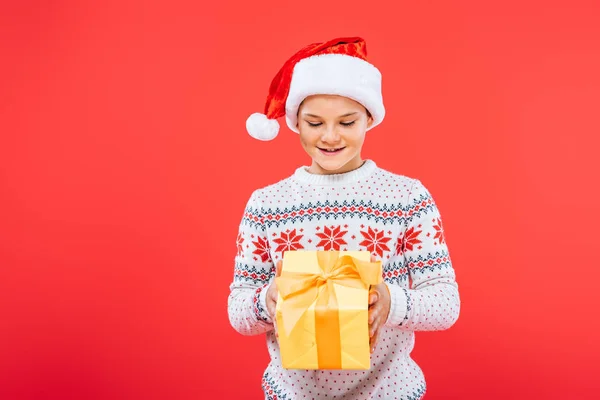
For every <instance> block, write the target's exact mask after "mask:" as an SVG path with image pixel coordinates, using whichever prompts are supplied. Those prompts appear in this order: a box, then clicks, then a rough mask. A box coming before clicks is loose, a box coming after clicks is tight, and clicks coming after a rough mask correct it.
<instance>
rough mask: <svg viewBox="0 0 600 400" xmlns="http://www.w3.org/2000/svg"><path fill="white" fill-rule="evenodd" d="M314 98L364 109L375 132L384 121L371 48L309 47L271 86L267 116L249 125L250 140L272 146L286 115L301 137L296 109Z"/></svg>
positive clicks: (348, 41)
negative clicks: (369, 56)
mask: <svg viewBox="0 0 600 400" xmlns="http://www.w3.org/2000/svg"><path fill="white" fill-rule="evenodd" d="M315 94H334V95H340V96H344V97H348V98H350V99H353V100H355V101H357V102H359V103H360V104H362V105H363V106H364V107H365V108H366V109H367V110H368V111H369V112H370V113H371V116H372V117H373V123H372V124H371V126H370V127H369V128H368V129H372V128H373V127H375V126H376V125H378V124H379V123H381V121H382V120H383V117H384V116H385V108H384V106H383V98H382V95H381V73H380V72H379V70H378V69H377V68H375V66H373V65H372V64H370V63H369V62H367V45H366V43H365V41H364V40H363V39H361V38H359V37H349V38H337V39H333V40H330V41H328V42H324V43H313V44H310V45H308V46H306V47H304V48H303V49H301V50H300V51H298V52H297V53H296V54H294V55H293V56H292V57H291V58H290V59H289V60H287V61H286V62H285V64H284V65H283V67H282V68H281V69H280V70H279V72H278V73H277V75H276V76H275V78H274V79H273V81H272V82H271V86H270V87H269V94H268V96H267V102H266V104H265V111H264V114H261V113H254V114H252V115H251V116H250V117H249V118H248V120H247V121H246V129H247V130H248V133H249V134H250V136H252V137H254V138H256V139H259V140H265V141H266V140H272V139H274V138H275V137H276V136H277V134H278V133H279V123H278V122H277V118H279V117H283V116H284V115H285V120H286V122H287V125H288V127H289V128H290V129H291V130H292V131H294V132H296V133H298V128H297V126H296V123H297V115H298V107H300V104H301V103H302V101H303V100H304V99H305V98H306V97H308V96H312V95H315Z"/></svg>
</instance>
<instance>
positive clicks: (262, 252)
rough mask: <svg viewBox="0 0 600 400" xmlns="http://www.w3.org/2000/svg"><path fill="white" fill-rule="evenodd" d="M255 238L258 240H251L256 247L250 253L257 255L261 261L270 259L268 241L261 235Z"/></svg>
mask: <svg viewBox="0 0 600 400" xmlns="http://www.w3.org/2000/svg"><path fill="white" fill-rule="evenodd" d="M257 239H258V240H257V241H256V242H252V244H253V245H254V246H256V249H255V250H254V251H253V252H252V254H256V255H258V256H259V257H260V260H261V261H262V262H268V261H271V254H270V251H269V241H268V240H267V238H263V237H262V236H259V237H258V238H257Z"/></svg>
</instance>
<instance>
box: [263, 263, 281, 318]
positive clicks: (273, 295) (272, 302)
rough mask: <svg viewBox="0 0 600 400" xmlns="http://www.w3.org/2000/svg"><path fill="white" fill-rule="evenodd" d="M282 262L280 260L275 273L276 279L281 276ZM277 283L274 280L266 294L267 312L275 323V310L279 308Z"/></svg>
mask: <svg viewBox="0 0 600 400" xmlns="http://www.w3.org/2000/svg"><path fill="white" fill-rule="evenodd" d="M282 262H283V261H282V260H279V262H278V263H277V269H276V271H275V277H278V276H280V275H281V266H282ZM277 294H278V291H277V283H276V281H275V280H273V282H271V284H270V285H269V289H268V290H267V294H266V296H265V297H266V299H265V300H266V303H267V312H268V313H269V316H270V317H271V319H272V320H273V321H275V308H276V307H277Z"/></svg>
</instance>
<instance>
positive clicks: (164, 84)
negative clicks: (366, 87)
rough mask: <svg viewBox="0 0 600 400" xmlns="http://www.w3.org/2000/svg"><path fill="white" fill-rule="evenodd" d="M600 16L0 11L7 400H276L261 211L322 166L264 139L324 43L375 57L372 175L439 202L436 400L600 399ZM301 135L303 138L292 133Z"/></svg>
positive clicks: (560, 11)
mask: <svg viewBox="0 0 600 400" xmlns="http://www.w3.org/2000/svg"><path fill="white" fill-rule="evenodd" d="M599 19H600V3H598V2H597V1H593V0H590V1H575V0H571V1H553V2H547V1H503V2H482V1H476V0H471V1H468V0H463V1H452V2H445V1H402V2H391V1H390V2H387V4H385V5H384V4H380V3H379V2H375V3H372V4H371V3H368V2H367V3H365V2H361V1H356V0H352V1H351V0H347V1H344V2H339V3H337V2H326V1H313V0H307V1H303V2H285V1H264V2H241V1H240V2H236V3H233V2H231V1H213V2H201V1H176V0H171V1H160V2H159V1H156V2H145V1H139V0H138V1H135V0H121V1H105V2H91V1H88V2H82V1H54V2H42V1H21V2H7V1H4V2H2V3H1V5H0V38H1V39H0V57H1V59H0V301H1V302H0V398H2V399H15V400H16V399H18V400H25V399H71V398H72V399H200V398H213V397H219V398H226V399H230V398H244V399H259V398H261V391H260V379H261V375H262V372H263V369H264V367H265V365H266V363H267V361H268V359H267V353H266V348H265V343H264V337H262V336H259V337H243V336H241V335H239V334H237V333H236V332H235V331H234V330H233V329H232V328H231V327H230V325H229V322H228V319H227V310H226V305H227V295H228V293H229V289H228V285H229V283H230V282H231V279H232V277H233V257H234V253H235V237H236V233H237V228H238V225H239V222H240V219H241V216H242V211H243V207H244V205H245V202H246V201H247V199H248V197H249V195H250V193H251V192H252V190H254V189H256V188H258V187H261V186H264V185H266V184H269V183H274V182H275V181H277V180H278V179H281V178H284V177H286V176H288V175H289V174H291V173H292V171H293V170H294V169H295V168H296V167H298V166H299V165H306V164H308V163H309V160H308V158H307V156H306V155H305V154H304V153H303V151H302V149H301V147H300V146H299V144H298V140H297V136H296V134H294V133H292V132H291V131H289V130H287V128H285V127H283V128H282V132H281V133H280V135H279V137H278V138H277V139H276V140H275V141H273V142H269V143H262V142H258V141H256V140H253V139H252V138H250V137H249V135H248V134H247V133H246V131H245V119H246V117H247V116H248V115H250V113H252V112H255V111H262V108H263V104H264V100H265V96H266V93H267V89H268V85H269V84H270V81H271V79H272V77H273V76H274V75H275V73H276V72H277V70H278V69H279V67H280V66H281V64H282V63H283V62H284V61H285V60H286V59H287V58H288V57H289V56H290V55H291V54H292V53H293V52H295V51H296V50H297V49H298V48H300V47H301V46H304V45H305V44H308V43H311V42H315V41H323V40H327V39H330V38H332V37H336V36H354V35H358V36H363V37H364V38H365V39H366V40H367V43H368V50H369V56H370V60H371V61H372V62H373V63H374V64H375V65H377V66H378V67H379V68H380V70H381V71H382V73H383V77H384V89H383V90H384V99H385V103H386V106H387V111H388V114H387V117H386V119H385V121H384V122H383V124H382V125H381V126H380V127H378V128H376V129H375V130H374V131H371V132H370V133H369V134H368V137H367V142H366V145H365V148H364V152H363V156H364V157H366V158H372V159H374V160H375V161H376V162H377V163H378V164H379V165H380V166H382V167H384V168H386V169H389V170H392V171H394V172H396V173H401V174H405V175H408V176H411V177H417V178H419V179H421V180H422V181H423V183H424V184H425V185H426V186H427V187H428V188H429V189H430V190H431V192H432V194H433V196H434V198H435V199H436V201H437V203H438V206H439V207H440V210H441V213H442V216H443V218H444V225H445V229H446V237H447V241H448V244H449V247H450V254H451V257H452V259H453V264H454V267H455V269H456V271H457V279H458V282H459V285H460V293H461V299H462V310H461V316H460V318H459V320H458V322H457V324H456V325H455V326H454V327H453V328H452V329H450V330H448V331H444V332H432V333H429V332H428V333H423V332H421V333H417V340H416V348H415V351H414V353H413V356H414V358H415V359H416V360H417V362H418V363H419V364H420V365H421V367H422V369H423V370H424V372H425V376H426V379H427V383H428V391H427V396H426V398H427V399H483V398H485V399H526V398H536V399H537V398H544V399H559V398H560V399H563V398H569V399H591V398H596V396H597V393H596V392H598V390H599V389H600V384H599V381H598V378H597V373H598V371H599V369H598V360H599V359H600V357H599V356H600V345H599V344H598V341H597V340H596V337H597V335H598V333H597V330H598V328H599V327H600V324H599V323H598V319H597V314H598V305H599V304H598V303H599V301H598V299H599V293H600V288H599V287H598V285H599V278H600V272H599V271H598V264H599V262H598V253H597V249H598V239H597V236H596V235H597V232H598V219H599V218H598V217H599V213H598V209H597V205H598V201H599V200H600V199H599V196H598V189H597V187H596V184H595V183H594V182H596V181H597V174H598V171H599V170H600V168H598V162H597V158H598V156H597V153H598V149H599V141H598V134H599V133H600V122H599V121H600V119H599V118H598V110H599V109H600V107H599V103H600V101H599V100H600V99H599V93H600V74H598V71H600V51H599V49H600V40H599V39H600V24H598V21H599ZM282 125H285V124H284V123H283V121H282Z"/></svg>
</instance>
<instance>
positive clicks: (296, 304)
mask: <svg viewBox="0 0 600 400" xmlns="http://www.w3.org/2000/svg"><path fill="white" fill-rule="evenodd" d="M316 254H317V260H318V265H319V269H320V271H319V273H309V272H286V271H285V270H284V271H283V272H282V274H281V276H279V277H277V278H275V280H276V282H277V289H278V290H279V293H280V295H281V298H282V299H283V302H282V303H281V304H280V309H281V313H282V316H284V317H283V324H284V329H285V332H286V333H288V336H289V337H290V338H292V337H294V336H297V335H299V334H302V333H303V332H302V331H301V328H302V326H300V325H299V324H298V323H299V322H300V321H301V319H302V318H304V316H305V314H306V311H307V310H308V308H309V307H310V306H311V305H312V304H313V303H315V300H316V305H315V330H316V332H315V341H316V346H317V354H318V365H319V369H341V368H342V344H341V337H340V324H339V313H338V305H337V298H336V295H335V290H334V286H333V285H334V284H337V285H343V286H347V287H352V288H359V289H360V288H364V287H365V285H376V284H378V283H381V282H382V280H383V279H382V276H381V261H376V262H369V261H362V260H359V259H357V258H355V257H352V256H348V255H344V256H341V257H340V255H339V252H338V251H317V253H316Z"/></svg>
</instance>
